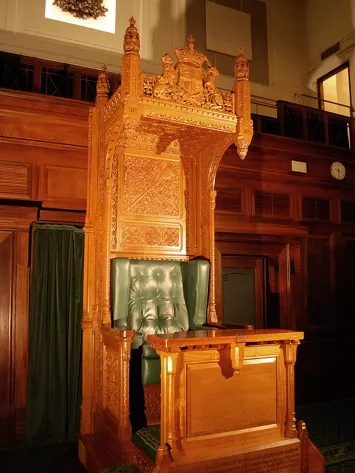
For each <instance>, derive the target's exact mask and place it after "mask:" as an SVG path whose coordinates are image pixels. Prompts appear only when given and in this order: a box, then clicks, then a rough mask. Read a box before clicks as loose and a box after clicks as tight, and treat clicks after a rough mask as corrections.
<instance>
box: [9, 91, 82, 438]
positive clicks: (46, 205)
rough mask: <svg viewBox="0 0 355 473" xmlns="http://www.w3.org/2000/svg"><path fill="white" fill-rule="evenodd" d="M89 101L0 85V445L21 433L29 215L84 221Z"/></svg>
mask: <svg viewBox="0 0 355 473" xmlns="http://www.w3.org/2000/svg"><path fill="white" fill-rule="evenodd" d="M88 114H89V105H88V104H86V103H84V102H79V101H74V100H65V99H57V98H53V97H44V96H41V95H37V94H26V93H17V92H12V91H4V90H2V91H0V287H1V292H0V346H1V347H2V348H1V350H2V355H1V357H0V383H1V387H2V388H1V393H0V445H1V446H3V445H6V444H8V443H10V442H12V441H14V439H15V440H16V439H18V440H20V439H23V438H24V435H25V415H26V412H25V408H26V392H27V370H28V302H29V301H28V299H29V298H28V295H29V265H30V261H29V259H30V234H31V225H32V223H33V222H54V223H73V224H80V225H82V224H83V223H84V218H85V205H86V172H87V171H86V169H87V136H88Z"/></svg>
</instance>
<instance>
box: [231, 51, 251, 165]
mask: <svg viewBox="0 0 355 473" xmlns="http://www.w3.org/2000/svg"><path fill="white" fill-rule="evenodd" d="M233 92H234V94H235V113H236V115H237V117H238V124H237V133H236V139H235V145H236V147H237V151H238V155H239V157H240V159H245V157H246V155H247V153H248V148H249V145H250V142H251V139H252V137H253V120H251V119H250V112H251V110H250V83H249V61H248V58H247V57H246V56H245V55H244V48H243V47H240V48H239V54H238V56H237V58H236V60H235V66H234V86H233Z"/></svg>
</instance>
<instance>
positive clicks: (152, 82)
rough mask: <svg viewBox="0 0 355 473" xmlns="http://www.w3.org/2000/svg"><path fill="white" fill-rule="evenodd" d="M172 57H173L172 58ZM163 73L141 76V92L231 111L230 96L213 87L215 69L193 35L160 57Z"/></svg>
mask: <svg viewBox="0 0 355 473" xmlns="http://www.w3.org/2000/svg"><path fill="white" fill-rule="evenodd" d="M174 59H175V61H174ZM162 65H163V74H162V75H161V76H158V77H154V76H151V75H146V76H145V77H144V94H145V95H148V96H152V97H157V98H163V99H170V100H174V101H177V102H182V103H184V104H187V105H194V106H198V107H206V108H212V109H215V110H221V111H226V112H232V99H231V97H228V95H229V94H223V93H222V92H221V91H219V90H218V89H217V87H216V79H217V77H218V75H219V72H218V69H217V68H216V67H215V66H214V65H213V64H212V63H211V62H210V61H209V59H208V58H207V57H206V56H205V55H204V54H203V53H202V52H201V51H199V50H198V49H196V48H195V39H194V37H193V36H192V35H189V36H188V37H187V45H186V46H182V47H180V48H175V49H173V50H171V51H169V52H168V53H166V54H165V55H164V56H163V57H162Z"/></svg>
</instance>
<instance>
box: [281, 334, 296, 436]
mask: <svg viewBox="0 0 355 473" xmlns="http://www.w3.org/2000/svg"><path fill="white" fill-rule="evenodd" d="M297 347H298V342H295V341H293V340H285V341H284V342H283V343H282V349H283V353H284V359H285V366H286V402H287V408H286V425H285V437H288V438H296V437H297V428H296V417H295V363H296V355H297Z"/></svg>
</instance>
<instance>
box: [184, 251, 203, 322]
mask: <svg viewBox="0 0 355 473" xmlns="http://www.w3.org/2000/svg"><path fill="white" fill-rule="evenodd" d="M181 269H182V273H183V284H184V295H185V301H186V305H187V311H188V313H189V322H190V324H189V329H190V330H198V329H201V328H202V326H203V324H205V323H206V314H207V301H208V289H209V280H210V263H209V262H208V261H205V260H200V259H195V260H192V261H189V262H188V263H181Z"/></svg>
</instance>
